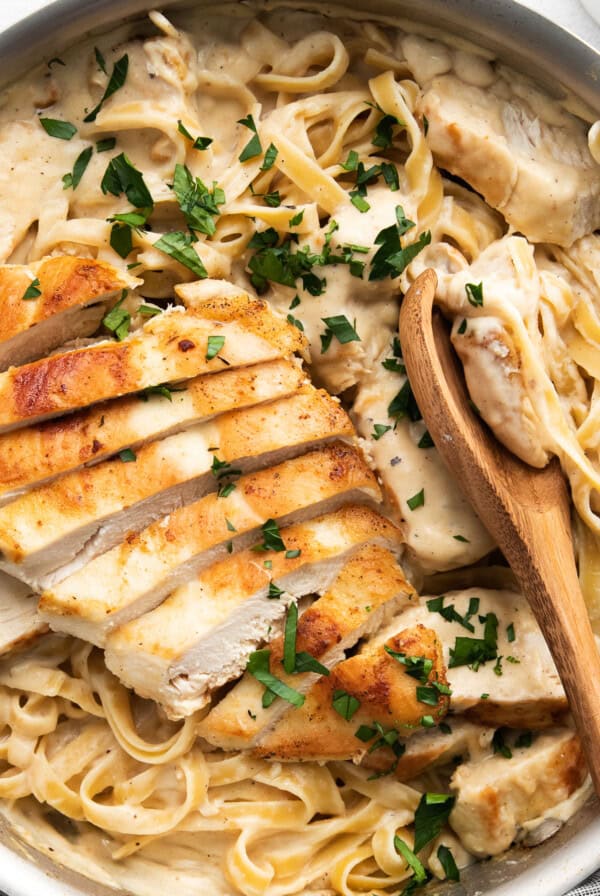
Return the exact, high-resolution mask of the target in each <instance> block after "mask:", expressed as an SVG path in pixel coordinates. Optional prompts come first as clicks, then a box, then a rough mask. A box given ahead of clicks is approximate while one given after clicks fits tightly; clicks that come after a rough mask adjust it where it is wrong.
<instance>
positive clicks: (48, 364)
mask: <svg viewBox="0 0 600 896" xmlns="http://www.w3.org/2000/svg"><path fill="white" fill-rule="evenodd" d="M210 336H213V337H214V336H220V337H222V338H224V343H223V346H222V348H221V349H220V350H219V353H218V354H217V355H216V356H215V357H214V358H211V359H210V360H208V359H207V352H208V339H209V337H210ZM304 345H305V341H304V338H303V336H302V334H301V333H300V331H299V330H298V329H297V328H296V327H294V326H293V325H292V324H289V323H287V321H285V320H281V319H280V318H278V317H276V316H275V315H274V314H273V313H272V312H271V311H270V310H269V308H268V306H267V304H266V303H265V302H263V301H261V300H260V299H251V298H250V297H249V296H248V295H245V294H240V295H239V296H236V297H228V298H227V299H224V300H222V301H220V302H215V303H213V304H212V305H210V307H209V306H208V303H207V304H206V305H203V307H202V312H201V313H194V312H191V311H184V310H183V309H181V308H172V309H170V310H168V311H166V312H164V313H163V314H159V315H157V316H156V317H153V318H152V319H151V320H149V321H148V322H147V323H146V324H145V325H144V326H143V327H141V328H140V329H139V330H137V331H135V332H134V333H132V334H131V335H130V336H128V337H127V338H125V339H124V340H123V341H122V342H109V341H106V342H100V343H96V344H94V345H91V346H88V347H87V348H80V349H75V350H74V351H69V352H65V353H62V354H56V355H52V356H50V357H49V358H44V359H42V360H40V361H35V362H33V363H32V364H25V365H23V366H22V367H15V368H11V369H10V370H7V371H5V372H4V373H0V432H6V431H8V430H10V429H16V428H17V427H20V426H25V425H28V424H29V423H33V422H35V421H37V420H43V419H47V418H48V417H53V416H56V415H58V414H62V413H65V412H66V411H71V410H77V409H78V408H81V407H83V406H84V405H88V404H94V403H95V402H98V401H104V400H106V399H107V398H117V397H119V396H120V395H126V394H128V393H131V392H137V391H140V390H142V389H146V388H148V387H150V386H155V385H156V384H157V383H163V382H167V381H171V382H172V381H177V380H184V379H189V378H190V377H194V376H197V375H198V374H201V373H213V372H216V371H220V370H223V369H224V367H246V366H248V365H250V364H257V363H259V362H261V361H271V360H273V359H275V358H281V357H289V356H291V355H292V354H293V353H294V352H296V351H301V350H302V349H303V348H304Z"/></svg>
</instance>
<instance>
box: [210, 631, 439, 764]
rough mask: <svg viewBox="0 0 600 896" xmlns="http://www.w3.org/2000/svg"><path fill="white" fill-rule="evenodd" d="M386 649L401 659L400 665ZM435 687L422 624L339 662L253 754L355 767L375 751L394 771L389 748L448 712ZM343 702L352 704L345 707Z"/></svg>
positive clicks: (428, 634) (428, 636)
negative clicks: (345, 763) (418, 674)
mask: <svg viewBox="0 0 600 896" xmlns="http://www.w3.org/2000/svg"><path fill="white" fill-rule="evenodd" d="M385 647H388V648H389V649H390V650H391V651H393V653H398V654H400V656H401V657H402V658H403V659H404V662H400V661H399V660H398V658H396V657H395V656H394V655H393V654H390V653H388V652H387V651H386V650H385ZM407 658H408V662H409V664H408V665H407V664H406V660H407ZM409 658H414V662H415V663H416V664H417V668H418V669H419V670H421V669H422V670H423V675H422V679H421V681H419V680H418V679H417V678H415V677H414V676H413V675H411V672H414V671H415V667H414V666H413V665H411V664H410V659H409ZM425 661H430V662H429V663H428V666H424V665H423V664H424V662H425ZM434 682H435V684H436V685H440V686H441V687H442V688H444V686H445V684H446V678H445V668H444V662H443V659H442V646H441V644H440V643H439V641H438V638H437V636H436V635H435V633H434V632H433V631H431V630H430V629H426V628H425V626H423V625H418V626H416V627H415V628H410V629H406V630H405V631H402V632H399V633H398V634H397V635H394V636H393V637H392V638H390V639H388V641H387V643H386V645H383V644H378V645H376V646H375V645H373V646H369V647H368V648H366V649H363V650H362V651H361V652H360V653H359V654H357V655H356V656H353V657H351V658H350V659H348V660H344V661H343V662H341V663H339V664H338V665H337V666H335V668H334V669H332V670H331V673H330V674H329V676H327V677H321V678H320V679H319V680H318V681H317V683H316V684H315V685H313V687H312V688H311V689H310V691H309V692H308V694H307V695H306V699H305V701H304V704H303V705H302V706H301V707H300V708H298V709H296V708H292V709H290V710H288V712H287V713H286V714H285V715H284V716H283V718H282V719H281V720H280V722H279V724H278V725H276V726H275V728H274V729H273V730H272V731H270V732H269V733H267V735H266V737H264V738H263V739H262V740H260V741H259V743H258V745H257V747H256V752H257V753H258V755H259V756H262V757H264V758H266V759H277V760H280V761H284V762H291V761H294V762H301V761H305V760H314V761H319V762H321V761H329V760H333V759H352V760H353V761H355V762H360V761H361V760H362V759H363V757H364V756H365V755H366V754H367V752H368V751H369V750H371V751H372V752H378V751H379V750H381V756H382V757H385V758H386V760H387V768H388V769H390V770H391V768H392V767H393V769H394V770H395V766H396V760H397V759H398V756H399V754H401V752H402V750H401V748H400V749H399V748H398V747H396V751H394V749H393V745H396V744H400V741H401V738H404V737H407V736H410V735H411V734H412V733H414V732H415V731H418V730H419V729H420V728H421V726H422V725H423V724H426V725H431V726H433V725H435V724H437V723H439V722H440V721H441V720H442V718H443V717H444V715H445V713H446V712H447V709H448V697H447V696H446V695H445V694H443V693H440V691H438V690H437V689H436V687H435V686H434V684H433V683H434ZM418 688H424V689H425V690H426V692H427V699H428V701H430V702H427V703H424V702H421V700H420V699H419V697H420V696H425V694H424V693H423V692H421V691H418V690H417V689H418ZM340 698H341V700H342V701H343V702H342V704H341V705H340V703H339V702H338V701H339V700H340ZM346 698H349V699H350V700H353V701H354V702H353V703H350V704H348V703H347V702H346ZM336 707H339V708H337V709H336ZM347 707H348V708H347ZM217 709H218V707H217ZM213 712H214V710H213ZM208 718H210V715H209V716H208ZM424 719H425V722H423V720H424ZM357 735H360V736H357ZM386 735H387V740H385V739H384V738H385V736H386Z"/></svg>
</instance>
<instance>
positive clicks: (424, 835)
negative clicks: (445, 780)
mask: <svg viewBox="0 0 600 896" xmlns="http://www.w3.org/2000/svg"><path fill="white" fill-rule="evenodd" d="M454 803H455V798H454V797H453V796H449V795H448V794H445V793H424V794H423V796H422V797H421V800H420V802H419V805H418V806H417V811H416V812H415V847H414V848H415V852H420V850H422V849H423V847H424V846H427V844H428V843H430V842H431V841H432V840H435V838H436V837H438V836H439V835H440V833H441V831H442V828H443V827H444V825H445V824H446V822H447V821H448V818H449V816H450V812H451V811H452V808H453V806H454Z"/></svg>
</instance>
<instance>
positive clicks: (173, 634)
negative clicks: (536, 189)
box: [105, 505, 410, 728]
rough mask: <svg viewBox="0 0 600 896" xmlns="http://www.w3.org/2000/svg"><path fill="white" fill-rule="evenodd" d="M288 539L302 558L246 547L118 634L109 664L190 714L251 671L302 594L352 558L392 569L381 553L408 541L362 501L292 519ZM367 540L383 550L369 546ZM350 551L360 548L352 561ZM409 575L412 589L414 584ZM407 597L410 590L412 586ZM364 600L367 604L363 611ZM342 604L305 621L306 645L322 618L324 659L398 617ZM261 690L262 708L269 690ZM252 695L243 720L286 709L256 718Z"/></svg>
mask: <svg viewBox="0 0 600 896" xmlns="http://www.w3.org/2000/svg"><path fill="white" fill-rule="evenodd" d="M281 536H282V538H283V541H284V543H285V545H286V547H287V548H288V550H291V551H293V553H294V556H292V557H289V558H286V556H285V553H283V552H279V553H274V554H273V555H272V559H270V560H269V561H268V562H269V566H268V567H266V566H265V564H264V561H263V560H262V559H260V555H257V554H256V553H255V552H254V551H253V550H252V548H249V549H247V550H245V551H241V552H240V553H239V554H236V555H234V556H232V557H228V558H227V559H226V560H221V561H220V562H218V563H215V564H214V565H213V566H210V567H209V568H208V569H205V570H203V571H202V572H201V573H200V575H199V576H198V577H197V578H196V579H195V580H194V581H193V582H190V583H189V584H187V585H184V586H182V587H181V588H178V589H177V590H176V591H175V592H174V593H173V594H172V595H170V596H169V597H168V598H167V600H166V601H164V603H162V604H161V605H160V606H159V607H157V608H156V609H155V610H153V611H152V612H151V613H146V614H145V615H144V616H141V617H139V618H138V619H135V620H133V621H132V622H129V623H127V624H126V625H123V626H121V628H118V629H117V630H116V631H114V632H112V633H111V634H110V635H109V636H108V638H107V641H106V648H105V659H106V664H107V666H108V667H109V669H111V670H112V671H113V672H114V673H115V675H117V676H118V677H119V678H120V679H121V680H122V681H123V682H124V683H125V684H127V685H128V686H130V687H133V688H134V689H135V690H136V691H137V693H138V694H140V695H141V696H142V697H149V698H151V699H153V700H156V701H157V702H158V703H160V704H162V706H163V707H164V708H165V710H166V712H167V714H168V715H169V716H170V717H173V718H181V717H183V716H186V715H190V714H191V713H192V712H195V711H196V710H197V709H199V708H201V707H202V706H204V705H205V704H206V703H207V702H208V701H209V700H210V697H211V693H212V692H213V691H214V690H215V689H216V688H218V687H219V686H220V685H223V684H225V683H226V682H227V681H230V680H231V679H233V678H235V677H236V676H237V675H239V674H240V673H241V672H243V670H244V669H245V668H246V662H247V659H248V656H249V654H250V652H251V651H252V650H254V649H255V648H256V646H257V645H258V644H260V643H262V642H263V641H264V640H265V639H267V638H268V635H269V631H270V630H271V628H272V627H273V626H275V627H278V624H279V623H280V621H281V619H282V617H283V614H284V612H285V610H286V608H287V606H288V604H289V602H290V600H291V599H292V598H295V599H298V598H300V597H302V596H303V595H305V594H310V593H312V592H315V591H316V592H322V591H323V590H324V589H326V588H328V587H329V586H330V585H331V583H332V581H333V579H334V578H335V576H336V575H337V574H338V573H339V570H340V568H341V567H342V565H343V564H344V563H345V562H347V567H346V569H348V567H350V566H353V565H354V562H355V558H356V559H357V560H358V558H359V557H360V558H362V561H361V567H362V568H363V570H365V574H366V573H367V570H366V569H365V567H366V563H367V558H366V556H365V555H369V556H371V555H372V562H371V565H370V569H369V571H372V574H375V570H376V569H377V570H380V571H382V566H381V564H377V562H376V559H375V558H376V557H378V556H380V555H381V554H384V555H386V557H389V556H390V555H389V552H388V551H387V550H384V548H383V546H386V547H387V548H391V549H394V550H396V551H398V550H399V549H400V547H401V543H402V533H401V531H400V530H399V529H397V528H396V527H395V526H394V525H393V523H390V522H389V520H386V519H385V518H384V517H382V516H380V515H379V514H378V513H377V512H376V511H374V510H371V509H370V508H368V507H364V506H359V505H355V506H350V507H343V508H342V509H341V510H338V511H336V512H335V513H330V514H327V515H326V516H323V517H318V518H317V519H314V520H310V522H306V523H299V524H297V525H295V526H290V527H289V528H286V529H283V530H282V532H281ZM365 544H369V545H372V546H373V547H370V548H365V549H364V550H360V548H361V546H362V545H365ZM375 545H378V546H379V547H374V546H375ZM356 551H358V553H355V552H356ZM349 555H353V556H352V559H350V560H348V557H349ZM392 563H393V558H392ZM393 565H394V566H395V564H393ZM342 575H344V573H342ZM346 575H347V574H346ZM340 578H341V576H340ZM388 578H389V576H388ZM398 578H399V576H398V575H396V579H395V581H396V590H395V593H394V595H393V596H396V595H398V601H390V607H392V606H397V605H398V602H399V600H400V591H399V583H398V582H397V580H398ZM402 581H403V583H404V588H405V589H406V590H407V591H408V590H410V587H409V586H408V585H407V584H406V582H404V580H403V579H402ZM338 583H339V579H338V581H337V582H336V584H335V585H334V586H333V590H334V593H336V594H338V593H339V586H338ZM355 583H356V578H355ZM381 585H382V596H381V599H380V600H381V604H382V607H384V606H386V600H387V601H389V600H390V598H389V595H388V596H387V597H386V598H385V599H384V597H383V593H384V592H385V582H383V581H382V583H381ZM402 594H403V595H404V596H406V591H404V592H402ZM323 601H325V604H323ZM358 602H360V603H361V607H359V608H358V609H357V604H358ZM339 604H340V601H339V600H338V602H337V604H336V603H335V601H332V600H329V601H328V600H326V598H325V597H324V598H321V600H319V601H317V603H316V604H314V605H313V607H311V609H310V610H308V611H307V612H306V613H304V614H303V615H302V616H301V618H300V624H299V628H298V645H300V643H301V641H302V633H303V632H304V630H305V627H306V626H307V625H308V622H309V620H310V619H312V624H311V625H310V627H309V634H310V635H311V636H312V641H311V651H312V652H313V655H314V656H317V658H318V659H320V660H321V662H325V659H324V658H323V657H324V655H325V653H326V652H327V651H328V650H329V652H331V653H332V655H333V654H335V655H336V656H338V657H339V656H340V655H343V649H344V648H343V646H340V645H341V643H342V639H343V638H344V637H346V639H348V637H351V632H352V631H354V630H359V629H360V626H361V625H362V626H363V627H364V626H368V628H369V630H374V629H375V628H376V626H377V625H379V624H380V623H381V621H382V614H383V618H385V617H386V616H388V615H389V614H388V611H387V610H385V611H383V610H382V612H379V611H378V612H375V610H376V609H377V607H376V605H374V606H372V607H371V608H370V610H371V611H373V612H372V615H369V617H368V619H365V620H363V619H362V617H361V613H368V612H369V611H367V610H366V607H364V606H362V604H364V596H363V595H360V598H356V599H355V601H354V604H352V605H351V606H350V608H346V609H343V608H340V606H339ZM319 605H320V606H321V607H322V609H321V610H319V609H318V608H319ZM334 607H337V611H338V612H340V613H341V612H342V610H343V614H344V615H343V616H342V617H341V618H339V619H337V618H335V615H334ZM328 608H329V610H328ZM390 612H391V610H390ZM359 617H360V618H359ZM357 637H358V636H357ZM319 638H320V640H319V643H318V644H317V643H316V640H318V639H319ZM338 639H340V641H339V643H338ZM336 645H337V646H336ZM302 649H304V648H302ZM294 678H295V684H294V687H298V686H299V685H298V683H297V679H302V680H304V679H305V678H306V680H307V682H308V683H310V682H309V679H310V680H312V679H314V676H311V675H310V674H307V675H299V676H294ZM246 679H247V676H244V679H242V682H240V684H238V685H237V686H236V687H235V688H234V689H233V691H232V692H231V693H230V694H229V695H228V696H227V697H225V699H224V701H223V702H222V703H221V704H219V707H222V706H223V703H225V704H226V705H225V707H224V710H225V713H226V712H227V706H228V705H229V704H230V703H231V701H232V700H234V702H235V697H234V695H235V694H237V693H240V691H241V690H243V687H244V682H245V681H246ZM257 684H258V683H257V682H256V681H255V680H254V679H250V681H249V682H248V685H249V686H250V687H251V688H252V686H253V685H255V686H256V685H257ZM307 686H308V684H307ZM258 687H259V699H258V703H259V706H261V699H260V698H261V697H262V690H263V689H262V688H260V686H258ZM251 693H252V694H253V695H254V696H253V699H252V700H250V702H248V700H246V698H245V697H244V698H242V699H241V705H243V707H244V710H243V713H242V715H243V719H241V720H240V719H237V720H236V721H237V722H238V724H239V725H242V726H243V725H244V724H245V723H246V720H247V721H248V724H250V725H253V726H254V727H255V728H258V727H260V726H261V725H263V722H260V721H259V711H260V713H261V714H262V713H268V718H271V717H273V715H274V714H277V713H278V711H279V710H280V709H281V708H282V707H281V706H280V704H281V703H282V701H277V702H276V703H275V704H273V706H272V707H271V708H270V709H269V710H262V708H260V710H259V709H256V708H255V709H254V713H255V715H256V718H255V719H254V720H253V721H250V708H251V707H252V706H253V704H254V703H256V693H255V690H252V691H251ZM238 702H240V701H238ZM219 707H217V709H219ZM247 710H248V711H247ZM240 718H241V717H240ZM261 718H262V715H261Z"/></svg>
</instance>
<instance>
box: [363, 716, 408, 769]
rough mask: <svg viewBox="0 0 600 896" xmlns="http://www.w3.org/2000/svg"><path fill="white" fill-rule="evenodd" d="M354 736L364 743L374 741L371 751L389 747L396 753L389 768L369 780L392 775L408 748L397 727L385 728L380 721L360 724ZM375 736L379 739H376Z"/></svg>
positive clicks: (370, 747)
mask: <svg viewBox="0 0 600 896" xmlns="http://www.w3.org/2000/svg"><path fill="white" fill-rule="evenodd" d="M354 737H356V738H357V739H358V740H360V741H362V742H363V743H369V741H373V743H372V744H371V745H370V746H369V753H374V752H375V751H376V750H381V749H383V748H385V747H388V748H389V749H390V750H391V751H392V753H393V754H394V760H393V762H392V764H391V765H390V766H389V768H387V769H385V770H384V771H381V772H376V773H375V774H374V775H371V776H370V777H369V778H368V780H369V781H374V780H375V779H377V778H382V777H385V776H386V775H391V774H392V773H393V772H395V771H396V768H397V766H398V761H399V759H400V757H401V756H403V755H404V752H405V750H406V746H405V745H404V744H403V743H402V742H401V741H400V733H399V731H398V730H397V729H396V728H384V727H383V725H382V724H381V723H380V722H373V724H372V726H370V725H360V727H359V728H357V729H356V731H355V732H354ZM374 738H377V739H376V740H375V739H374Z"/></svg>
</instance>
